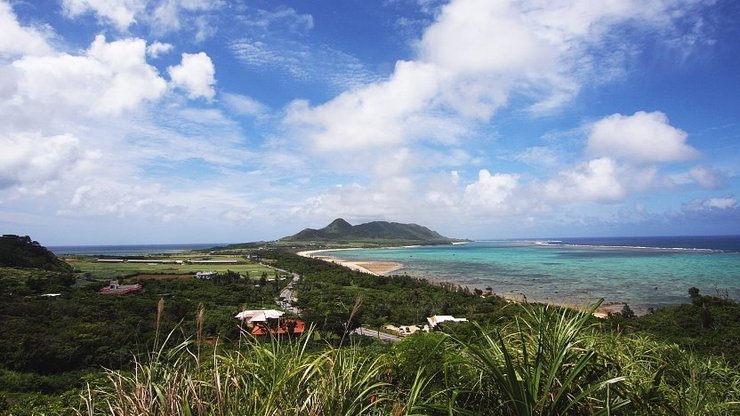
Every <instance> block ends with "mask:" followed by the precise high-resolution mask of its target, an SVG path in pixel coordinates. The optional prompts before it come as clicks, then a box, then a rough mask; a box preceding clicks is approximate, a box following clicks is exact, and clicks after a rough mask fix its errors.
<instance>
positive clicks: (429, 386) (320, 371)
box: [0, 250, 740, 416]
mask: <svg viewBox="0 0 740 416" xmlns="http://www.w3.org/2000/svg"><path fill="white" fill-rule="evenodd" d="M240 254H251V256H252V257H253V258H254V257H260V260H261V261H262V262H264V263H266V264H270V265H272V266H275V267H278V268H281V269H284V270H287V271H290V272H294V273H297V274H299V275H300V276H301V280H300V282H299V283H297V284H296V285H295V290H296V295H297V305H298V306H299V307H300V308H301V309H302V317H303V318H304V320H306V321H307V323H308V324H309V327H312V328H313V329H312V330H310V331H309V332H308V333H307V334H304V336H303V337H301V338H295V337H292V338H291V337H283V338H273V339H270V340H257V339H254V338H252V337H251V336H249V335H246V334H244V333H242V332H240V329H239V327H238V326H237V325H236V322H235V320H234V319H233V316H234V315H235V313H236V312H238V311H239V310H240V309H242V308H250V309H255V308H260V307H267V308H274V307H275V303H274V297H275V296H276V295H277V293H278V292H279V290H280V288H282V287H283V286H284V285H285V284H286V281H285V280H283V281H280V280H272V279H273V278H274V277H275V275H274V271H273V270H272V269H266V270H270V272H266V273H265V275H264V276H265V277H262V276H263V275H262V273H260V276H259V280H258V281H255V280H254V279H246V278H243V277H242V276H240V275H239V274H240V273H241V272H234V270H235V269H236V267H237V266H235V265H228V266H226V265H223V267H225V268H226V269H228V270H231V271H232V272H230V273H223V274H222V275H221V276H220V277H219V278H218V279H216V280H213V281H202V280H196V279H155V280H136V279H135V278H133V279H127V281H128V282H134V281H136V282H138V283H141V284H142V285H143V289H142V290H141V291H139V292H135V293H133V294H129V295H126V296H104V295H101V294H99V293H98V292H97V289H98V288H100V287H101V286H102V282H103V281H104V280H107V279H108V278H110V277H113V276H115V277H121V276H125V275H127V274H132V273H134V272H144V273H151V274H156V273H170V272H168V271H162V270H159V269H157V271H154V270H153V269H148V268H149V267H155V268H159V267H162V268H173V267H175V268H178V267H185V266H188V267H190V266H196V265H172V264H164V265H150V264H147V263H113V264H103V265H101V267H102V268H101V269H95V267H97V266H98V264H97V263H96V262H92V261H88V260H80V259H78V261H77V262H76V263H73V264H74V266H75V267H76V268H77V269H78V270H83V271H84V272H80V273H78V274H76V275H75V274H71V273H69V272H64V271H50V270H43V269H38V268H18V267H13V268H10V267H5V268H0V296H2V297H3V301H2V302H0V319H2V322H3V323H4V336H3V337H2V338H0V380H2V382H0V414H12V415H16V416H18V415H30V414H70V413H74V412H78V413H79V414H85V415H102V414H111V415H129V414H147V415H170V414H198V415H216V414H262V415H303V414H305V415H318V414H326V415H339V414H342V415H359V414H368V415H387V414H394V415H410V414H432V415H437V414H439V415H442V414H460V415H478V414H481V415H487V414H490V415H586V414H604V415H607V414H608V415H698V414H702V415H730V414H737V412H738V411H739V409H740V408H739V407H738V406H739V404H738V403H739V402H740V393H739V392H740V368H739V367H738V362H739V361H738V358H739V357H738V355H740V348H738V339H737V337H738V334H739V333H740V331H738V329H739V327H738V317H739V316H740V306H739V305H738V304H737V303H735V302H733V301H731V300H729V299H725V298H716V297H711V296H704V295H701V294H700V293H699V292H698V290H695V289H692V290H690V291H689V296H690V299H691V301H692V303H691V304H689V305H680V306H676V307H672V308H665V309H661V310H658V311H655V312H654V313H652V314H649V315H646V316H644V317H634V316H633V314H630V313H629V310H627V308H625V310H624V311H623V312H624V314H623V315H622V314H616V315H614V316H612V317H610V318H609V319H607V320H599V319H596V318H594V317H593V316H592V315H591V314H590V313H589V311H585V312H581V313H579V312H575V311H572V310H568V309H562V308H553V307H546V306H542V305H531V304H513V303H507V302H506V301H505V300H503V299H501V298H498V297H495V296H489V297H482V296H480V293H471V292H470V291H469V290H468V289H466V288H462V287H459V286H454V285H449V284H447V285H436V284H432V283H430V282H428V281H425V280H420V279H414V278H410V277H408V276H372V275H366V274H362V273H359V272H356V271H352V270H348V269H346V268H343V267H339V266H336V265H332V264H329V263H326V262H322V261H320V260H316V259H310V258H303V257H300V256H297V255H295V254H291V253H289V252H286V251H281V250H255V251H253V252H251V253H247V252H243V253H240ZM132 265H133V266H136V267H139V268H140V269H139V270H131V269H128V268H126V269H120V267H122V266H125V267H129V266H132ZM238 266H244V267H264V266H259V265H255V264H246V263H245V264H243V265H238ZM117 267H118V269H116V268H117ZM196 267H198V266H196ZM219 267H220V266H219ZM198 269H200V267H198ZM250 270H251V269H250ZM255 270H264V269H255ZM256 273H259V272H256ZM256 273H252V272H250V277H253V278H257V277H258V276H254V275H255V274H256ZM242 274H243V273H242ZM83 277H84V279H83ZM267 277H269V278H270V279H268V278H267ZM81 282H83V283H84V284H81ZM44 293H60V294H61V296H59V297H53V298H50V297H43V296H40V295H41V294H44ZM432 314H452V315H455V316H464V317H466V318H468V319H469V320H471V321H473V322H472V323H470V324H450V325H445V324H442V328H441V329H442V330H441V331H438V332H432V333H422V334H418V335H413V336H409V337H406V338H405V339H404V340H403V341H401V342H399V343H396V344H392V345H391V344H385V343H381V342H379V341H376V340H373V339H372V338H363V337H358V336H354V335H350V332H351V330H352V329H353V328H356V327H357V326H359V325H363V326H365V327H372V328H378V329H379V328H380V327H382V326H383V325H385V324H396V325H399V324H415V323H418V324H422V323H424V321H425V318H426V317H427V316H429V315H432ZM103 367H105V368H107V369H108V370H103Z"/></svg>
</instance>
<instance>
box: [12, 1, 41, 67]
mask: <svg viewBox="0 0 740 416" xmlns="http://www.w3.org/2000/svg"><path fill="white" fill-rule="evenodd" d="M49 31H50V30H49V29H47V28H36V27H28V26H21V25H20V23H18V19H17V18H16V16H15V14H14V13H13V8H12V7H11V6H10V4H9V3H7V2H5V1H0V33H1V34H2V36H0V57H3V56H6V55H10V56H14V55H45V54H48V53H49V52H51V50H52V48H51V47H50V46H49V44H48V42H47V38H48V37H49Z"/></svg>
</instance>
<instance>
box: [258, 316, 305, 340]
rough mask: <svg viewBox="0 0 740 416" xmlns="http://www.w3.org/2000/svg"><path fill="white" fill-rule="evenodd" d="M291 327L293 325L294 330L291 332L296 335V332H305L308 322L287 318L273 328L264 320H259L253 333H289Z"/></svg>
mask: <svg viewBox="0 0 740 416" xmlns="http://www.w3.org/2000/svg"><path fill="white" fill-rule="evenodd" d="M291 327H292V332H291V333H290V334H291V335H295V334H299V335H300V334H302V333H303V331H305V330H306V324H305V323H304V322H303V321H301V320H300V319H285V320H282V321H280V322H279V325H278V326H277V328H271V327H270V326H269V325H267V324H265V323H263V322H257V323H255V325H254V327H253V328H252V335H254V336H259V335H267V334H273V335H275V334H277V335H287V334H288V332H289V329H291Z"/></svg>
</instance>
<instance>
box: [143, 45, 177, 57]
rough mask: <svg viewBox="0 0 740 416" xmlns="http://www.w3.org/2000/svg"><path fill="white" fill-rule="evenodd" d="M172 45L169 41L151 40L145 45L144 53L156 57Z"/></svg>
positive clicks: (167, 51) (166, 51)
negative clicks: (151, 41)
mask: <svg viewBox="0 0 740 416" xmlns="http://www.w3.org/2000/svg"><path fill="white" fill-rule="evenodd" d="M173 48H174V46H172V44H170V43H162V42H153V43H150V44H149V46H147V47H146V54H147V55H149V56H151V57H152V58H158V57H159V56H160V55H162V54H165V53H169V52H170V51H171V50H172V49H173Z"/></svg>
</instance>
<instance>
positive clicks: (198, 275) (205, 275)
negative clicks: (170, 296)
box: [195, 272, 218, 280]
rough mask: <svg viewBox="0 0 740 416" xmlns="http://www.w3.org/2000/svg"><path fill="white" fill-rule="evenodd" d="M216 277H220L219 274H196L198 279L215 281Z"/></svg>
mask: <svg viewBox="0 0 740 416" xmlns="http://www.w3.org/2000/svg"><path fill="white" fill-rule="evenodd" d="M216 276H218V273H217V272H196V273H195V278H196V279H205V280H211V279H215V278H216Z"/></svg>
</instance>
